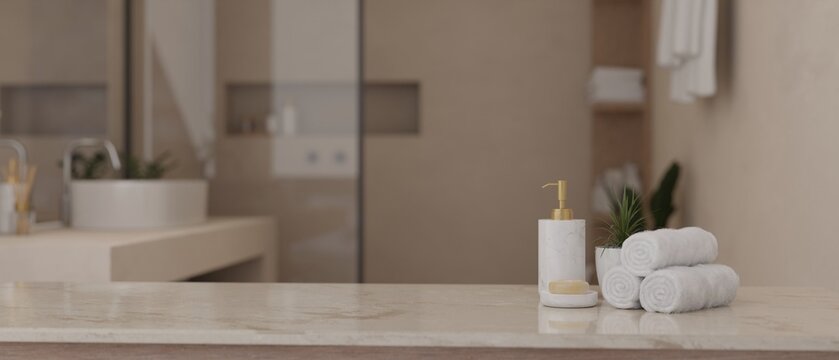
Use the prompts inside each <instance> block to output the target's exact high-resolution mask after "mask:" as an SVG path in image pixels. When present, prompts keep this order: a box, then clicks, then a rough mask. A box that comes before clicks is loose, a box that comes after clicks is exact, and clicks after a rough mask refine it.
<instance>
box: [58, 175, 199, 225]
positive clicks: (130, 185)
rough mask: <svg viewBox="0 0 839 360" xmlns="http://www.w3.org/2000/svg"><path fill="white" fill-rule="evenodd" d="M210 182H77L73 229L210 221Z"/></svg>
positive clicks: (73, 190)
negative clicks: (208, 183) (208, 191)
mask: <svg viewBox="0 0 839 360" xmlns="http://www.w3.org/2000/svg"><path fill="white" fill-rule="evenodd" d="M207 188H208V186H207V181H206V180H77V181H73V182H72V183H70V209H71V210H70V211H71V213H70V216H71V224H72V226H73V227H77V228H85V229H101V230H131V229H149V228H161V227H169V226H179V225H190V224H197V223H201V222H204V221H205V220H206V219H207Z"/></svg>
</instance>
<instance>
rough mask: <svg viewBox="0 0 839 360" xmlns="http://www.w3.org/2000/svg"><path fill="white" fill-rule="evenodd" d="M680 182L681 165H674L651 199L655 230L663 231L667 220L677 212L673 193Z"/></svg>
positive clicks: (662, 179)
mask: <svg viewBox="0 0 839 360" xmlns="http://www.w3.org/2000/svg"><path fill="white" fill-rule="evenodd" d="M678 180H679V164H678V163H675V162H674V163H673V164H672V165H670V169H668V170H667V173H665V174H664V177H663V178H661V183H660V184H659V185H658V189H656V191H655V192H653V195H652V197H651V198H650V213H651V214H652V216H653V229H654V230H655V229H661V228H664V227H666V226H667V220H669V219H670V216H671V215H673V212H674V211H676V208H675V206H674V205H673V192H674V191H675V190H676V183H677V181H678Z"/></svg>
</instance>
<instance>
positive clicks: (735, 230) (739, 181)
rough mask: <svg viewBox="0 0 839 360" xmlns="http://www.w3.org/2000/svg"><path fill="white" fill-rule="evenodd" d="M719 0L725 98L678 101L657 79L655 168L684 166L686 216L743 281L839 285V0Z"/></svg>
mask: <svg viewBox="0 0 839 360" xmlns="http://www.w3.org/2000/svg"><path fill="white" fill-rule="evenodd" d="M721 5H722V6H721V9H722V11H723V19H722V22H723V25H722V33H721V36H720V41H721V44H720V47H719V48H720V50H721V54H720V58H719V64H720V66H721V70H720V72H719V78H720V82H721V89H720V93H719V94H718V95H717V96H716V97H714V98H712V99H710V100H707V101H702V102H700V103H697V104H695V105H690V106H685V105H676V104H673V103H671V102H670V101H669V100H668V99H667V91H668V86H667V84H668V80H667V75H666V74H665V73H664V72H663V71H661V70H659V71H656V72H655V73H654V74H653V82H654V86H655V92H654V96H655V98H654V100H655V101H654V103H655V108H654V111H653V119H654V129H655V130H654V163H655V173H661V172H662V171H663V170H664V168H665V166H666V165H667V164H668V163H669V161H670V160H671V159H678V160H679V161H681V162H682V163H683V164H684V168H685V175H686V176H685V179H684V180H685V181H684V182H683V183H682V184H681V186H682V188H681V191H682V193H683V194H682V197H681V199H680V200H681V201H680V202H681V203H680V207H681V209H682V218H683V222H684V223H685V224H690V225H698V226H702V227H705V228H707V229H708V230H710V231H712V232H714V233H715V234H716V235H717V237H718V238H719V240H720V259H719V260H720V262H723V263H727V264H730V265H732V266H733V267H734V268H735V269H736V270H737V272H738V273H740V276H741V278H742V281H743V283H744V284H745V285H801V286H827V287H832V288H839V277H837V276H836V275H837V274H839V262H837V261H836V254H837V252H839V239H837V236H836V232H835V231H833V228H832V227H831V226H832V225H833V224H834V223H835V217H836V213H837V210H836V209H837V199H839V187H837V184H839V167H837V164H836V159H837V154H839V141H837V139H836V137H837V134H839V117H837V114H839V101H838V100H839V43H837V41H836V34H839V22H837V21H836V19H837V18H839V2H837V1H833V0H807V1H784V0H773V1H733V2H729V1H723V2H722V3H721Z"/></svg>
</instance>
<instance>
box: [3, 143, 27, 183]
mask: <svg viewBox="0 0 839 360" xmlns="http://www.w3.org/2000/svg"><path fill="white" fill-rule="evenodd" d="M0 147H10V148H12V149H13V150H14V151H15V152H16V153H17V159H18V176H20V177H21V179H25V178H26V167H27V161H28V156H27V154H26V147H24V146H23V144H21V142H20V141H17V140H14V139H0Z"/></svg>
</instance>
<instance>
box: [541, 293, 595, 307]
mask: <svg viewBox="0 0 839 360" xmlns="http://www.w3.org/2000/svg"><path fill="white" fill-rule="evenodd" d="M539 301H540V302H542V305H545V306H549V307H557V308H586V307H592V306H595V305H597V291H594V290H588V291H586V292H585V293H582V294H573V295H571V294H551V293H550V292H547V291H539Z"/></svg>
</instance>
